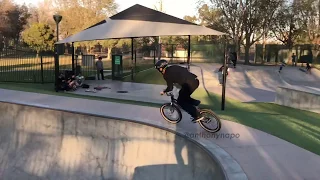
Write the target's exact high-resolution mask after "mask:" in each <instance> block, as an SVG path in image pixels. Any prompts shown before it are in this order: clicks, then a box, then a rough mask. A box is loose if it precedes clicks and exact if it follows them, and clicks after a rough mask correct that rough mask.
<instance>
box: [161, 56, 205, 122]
mask: <svg viewBox="0 0 320 180" xmlns="http://www.w3.org/2000/svg"><path fill="white" fill-rule="evenodd" d="M155 68H156V69H157V70H158V71H159V72H160V73H161V74H162V75H163V78H164V80H165V81H166V82H167V88H166V89H165V90H164V91H163V92H161V93H160V94H161V95H163V94H164V93H166V92H169V91H172V90H173V84H174V83H176V84H179V85H180V86H181V89H180V91H179V97H178V99H177V102H178V104H179V105H180V106H181V108H182V109H183V110H185V111H186V112H188V113H189V114H190V115H191V117H192V118H193V119H192V122H197V121H201V120H203V119H204V118H203V117H202V116H201V114H200V113H199V111H198V109H197V107H196V106H199V104H200V103H201V102H200V101H199V100H196V99H193V98H191V97H190V96H191V94H192V93H193V92H194V91H195V90H196V89H197V88H198V87H199V80H198V77H197V76H196V75H195V74H193V73H191V72H189V71H188V70H187V69H186V68H184V67H181V66H178V65H172V66H168V62H167V61H166V60H159V61H158V62H157V63H156V64H155Z"/></svg>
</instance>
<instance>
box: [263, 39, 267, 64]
mask: <svg viewBox="0 0 320 180" xmlns="http://www.w3.org/2000/svg"><path fill="white" fill-rule="evenodd" d="M265 54H266V35H265V33H263V47H262V64H264V63H265Z"/></svg>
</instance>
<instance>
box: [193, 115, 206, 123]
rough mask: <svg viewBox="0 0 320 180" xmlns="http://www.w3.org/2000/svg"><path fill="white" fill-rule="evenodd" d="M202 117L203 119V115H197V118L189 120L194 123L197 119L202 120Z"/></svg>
mask: <svg viewBox="0 0 320 180" xmlns="http://www.w3.org/2000/svg"><path fill="white" fill-rule="evenodd" d="M203 119H204V117H203V116H199V117H197V118H193V119H192V120H191V122H193V123H196V122H198V121H202V120H203Z"/></svg>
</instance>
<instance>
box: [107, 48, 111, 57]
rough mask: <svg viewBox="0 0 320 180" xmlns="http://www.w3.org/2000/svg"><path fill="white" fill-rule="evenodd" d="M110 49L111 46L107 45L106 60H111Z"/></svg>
mask: <svg viewBox="0 0 320 180" xmlns="http://www.w3.org/2000/svg"><path fill="white" fill-rule="evenodd" d="M111 51H112V48H110V47H108V57H107V60H111Z"/></svg>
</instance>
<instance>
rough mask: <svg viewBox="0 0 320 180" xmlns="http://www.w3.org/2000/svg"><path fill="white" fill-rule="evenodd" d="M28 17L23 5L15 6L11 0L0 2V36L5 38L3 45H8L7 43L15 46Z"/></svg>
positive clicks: (26, 9)
mask: <svg viewBox="0 0 320 180" xmlns="http://www.w3.org/2000/svg"><path fill="white" fill-rule="evenodd" d="M29 17H30V14H29V12H28V8H27V7H26V6H25V5H17V4H15V3H14V2H13V1H12V0H2V1H0V34H1V37H4V38H5V39H4V41H5V45H8V44H9V41H11V42H13V43H12V44H17V42H18V40H19V38H20V34H21V32H22V31H23V30H24V28H25V25H26V24H27V19H28V18H29Z"/></svg>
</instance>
